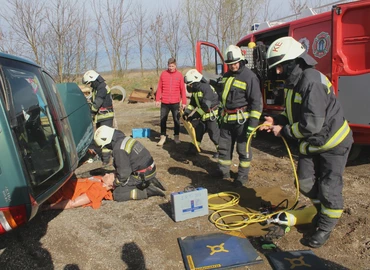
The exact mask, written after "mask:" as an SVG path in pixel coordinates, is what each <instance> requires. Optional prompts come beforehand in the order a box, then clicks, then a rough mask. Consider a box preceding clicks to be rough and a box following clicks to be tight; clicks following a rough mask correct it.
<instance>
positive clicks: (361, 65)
mask: <svg viewBox="0 0 370 270" xmlns="http://www.w3.org/2000/svg"><path fill="white" fill-rule="evenodd" d="M369 14H370V2H369V1H359V2H353V3H348V4H343V5H338V6H335V7H333V10H332V16H333V50H332V54H333V57H332V59H333V70H332V81H333V84H334V86H335V88H336V89H337V90H338V99H339V101H340V102H341V104H342V105H343V108H344V112H345V117H346V119H347V120H348V121H349V123H350V125H351V128H352V130H353V132H354V139H355V143H357V144H370V106H369V100H370V87H369V83H370V24H369V23H368V17H369Z"/></svg>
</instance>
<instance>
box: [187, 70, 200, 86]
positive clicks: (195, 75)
mask: <svg viewBox="0 0 370 270" xmlns="http://www.w3.org/2000/svg"><path fill="white" fill-rule="evenodd" d="M202 78H203V75H202V74H200V72H199V71H198V70H196V69H191V70H189V71H188V72H186V74H185V77H184V81H185V84H187V85H191V84H193V83H195V82H200V81H201V80H202Z"/></svg>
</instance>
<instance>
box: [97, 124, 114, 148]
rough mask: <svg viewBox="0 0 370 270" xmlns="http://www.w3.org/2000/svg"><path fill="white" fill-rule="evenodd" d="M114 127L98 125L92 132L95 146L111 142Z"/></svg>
mask: <svg viewBox="0 0 370 270" xmlns="http://www.w3.org/2000/svg"><path fill="white" fill-rule="evenodd" d="M114 130H115V129H114V128H111V127H108V126H101V127H99V128H98V129H97V130H96V131H95V134H94V141H95V143H96V145H97V146H100V147H101V148H103V147H104V146H106V145H107V144H110V143H111V142H112V138H113V133H114Z"/></svg>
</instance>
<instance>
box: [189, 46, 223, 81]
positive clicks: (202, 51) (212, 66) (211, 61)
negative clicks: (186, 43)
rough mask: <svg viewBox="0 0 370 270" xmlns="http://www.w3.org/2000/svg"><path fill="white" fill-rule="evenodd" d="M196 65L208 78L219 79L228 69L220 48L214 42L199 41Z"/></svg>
mask: <svg viewBox="0 0 370 270" xmlns="http://www.w3.org/2000/svg"><path fill="white" fill-rule="evenodd" d="M195 55H196V59H195V67H196V69H197V70H198V71H199V72H200V73H202V74H203V76H204V77H205V78H206V79H207V80H212V79H217V78H218V77H220V76H222V75H223V74H224V73H225V72H226V71H227V65H226V64H225V62H224V58H223V56H222V53H221V51H220V49H219V48H218V47H217V46H216V45H215V44H212V43H209V42H206V41H198V42H197V45H196V52H195Z"/></svg>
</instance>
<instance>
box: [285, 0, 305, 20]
mask: <svg viewBox="0 0 370 270" xmlns="http://www.w3.org/2000/svg"><path fill="white" fill-rule="evenodd" d="M289 6H290V8H291V10H292V11H293V13H294V14H299V13H301V11H302V10H303V9H305V8H307V0H304V1H302V0H289ZM297 16H298V15H296V17H297Z"/></svg>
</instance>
